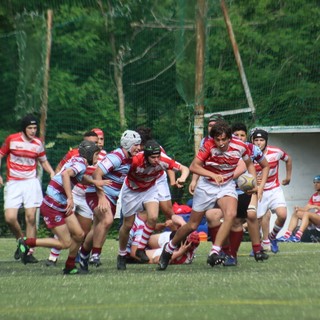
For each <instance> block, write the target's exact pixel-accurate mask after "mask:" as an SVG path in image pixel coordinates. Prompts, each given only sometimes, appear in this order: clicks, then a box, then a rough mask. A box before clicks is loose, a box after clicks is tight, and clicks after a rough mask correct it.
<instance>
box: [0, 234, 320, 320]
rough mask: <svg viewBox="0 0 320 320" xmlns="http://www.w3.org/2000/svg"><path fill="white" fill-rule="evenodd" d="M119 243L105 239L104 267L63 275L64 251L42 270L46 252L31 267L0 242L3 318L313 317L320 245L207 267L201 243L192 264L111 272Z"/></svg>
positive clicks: (319, 294)
mask: <svg viewBox="0 0 320 320" xmlns="http://www.w3.org/2000/svg"><path fill="white" fill-rule="evenodd" d="M117 245H118V243H117V241H115V240H107V242H106V244H105V247H104V251H103V259H102V263H103V265H102V266H101V267H99V268H91V272H90V274H88V275H76V276H64V275H62V269H63V267H64V260H65V258H66V252H64V253H63V255H62V258H61V260H60V261H59V262H58V265H57V266H56V267H50V268H48V267H46V266H45V265H44V260H45V259H46V258H47V256H48V252H49V251H48V249H43V248H37V249H36V250H37V251H36V254H35V255H36V256H37V258H39V259H41V260H42V261H40V263H38V264H34V265H26V266H25V265H23V264H22V263H21V262H16V261H13V253H14V251H15V248H16V243H15V241H14V240H13V239H0V286H1V291H0V292H1V299H0V314H1V318H2V319H59V320H62V319H109V320H113V319H176V320H179V319H210V320H211V319H216V320H220V319H247V320H251V319H259V320H263V319H272V320H274V319H281V320H284V319H308V320H309V319H319V301H320V290H319V253H320V244H312V243H285V244H280V250H281V252H279V253H277V254H276V255H274V254H270V258H269V260H268V261H266V262H263V263H261V262H260V263H257V262H255V261H254V259H253V258H250V257H249V256H248V253H249V251H250V244H249V243H243V244H242V245H241V248H240V256H239V259H238V260H239V264H238V266H237V267H222V266H219V267H214V268H211V267H209V266H208V265H207V264H206V256H207V254H208V252H209V249H210V243H209V242H202V243H201V245H200V247H199V250H198V252H197V256H196V259H195V260H194V262H193V263H192V265H189V266H188V265H182V266H169V267H168V269H167V270H166V271H164V272H159V271H157V270H156V265H128V266H127V270H126V271H124V272H120V271H117V270H116V255H117Z"/></svg>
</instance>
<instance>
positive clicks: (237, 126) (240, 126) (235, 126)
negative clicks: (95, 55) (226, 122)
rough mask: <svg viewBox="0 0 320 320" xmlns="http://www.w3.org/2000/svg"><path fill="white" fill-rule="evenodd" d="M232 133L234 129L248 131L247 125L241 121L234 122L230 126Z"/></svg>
mask: <svg viewBox="0 0 320 320" xmlns="http://www.w3.org/2000/svg"><path fill="white" fill-rule="evenodd" d="M231 131H232V133H234V132H236V131H244V132H245V133H246V134H247V132H248V129H247V126H246V125H245V124H244V123H242V122H236V123H234V124H233V125H232V126H231Z"/></svg>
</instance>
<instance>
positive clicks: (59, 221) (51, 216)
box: [40, 202, 73, 229]
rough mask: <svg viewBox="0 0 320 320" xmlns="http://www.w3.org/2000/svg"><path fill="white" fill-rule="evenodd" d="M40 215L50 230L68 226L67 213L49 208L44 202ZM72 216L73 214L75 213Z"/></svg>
mask: <svg viewBox="0 0 320 320" xmlns="http://www.w3.org/2000/svg"><path fill="white" fill-rule="evenodd" d="M40 213H41V215H42V217H43V220H44V222H45V223H46V226H47V228H48V229H52V228H55V227H58V226H62V225H64V224H66V222H65V218H66V215H65V213H64V212H60V211H57V210H55V209H53V208H51V207H49V206H48V205H46V204H45V203H44V202H42V204H41V206H40ZM71 214H73V212H72V213H71ZM71 214H70V215H71Z"/></svg>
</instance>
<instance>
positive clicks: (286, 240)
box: [277, 236, 289, 242]
mask: <svg viewBox="0 0 320 320" xmlns="http://www.w3.org/2000/svg"><path fill="white" fill-rule="evenodd" d="M277 241H279V242H289V238H286V237H285V236H282V237H280V238H277Z"/></svg>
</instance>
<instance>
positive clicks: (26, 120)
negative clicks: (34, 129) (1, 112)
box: [21, 114, 38, 134]
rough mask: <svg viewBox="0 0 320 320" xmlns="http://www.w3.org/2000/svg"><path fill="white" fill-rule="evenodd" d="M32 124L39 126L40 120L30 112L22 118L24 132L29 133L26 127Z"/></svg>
mask: <svg viewBox="0 0 320 320" xmlns="http://www.w3.org/2000/svg"><path fill="white" fill-rule="evenodd" d="M31 125H35V126H37V125H38V121H37V119H36V117H35V116H34V115H32V114H28V115H26V116H25V117H24V118H23V119H22V120H21V130H22V131H23V133H24V134H27V133H26V128H27V127H28V126H31Z"/></svg>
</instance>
